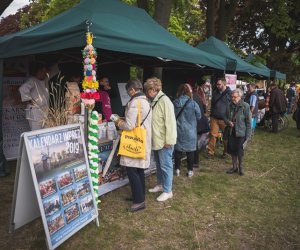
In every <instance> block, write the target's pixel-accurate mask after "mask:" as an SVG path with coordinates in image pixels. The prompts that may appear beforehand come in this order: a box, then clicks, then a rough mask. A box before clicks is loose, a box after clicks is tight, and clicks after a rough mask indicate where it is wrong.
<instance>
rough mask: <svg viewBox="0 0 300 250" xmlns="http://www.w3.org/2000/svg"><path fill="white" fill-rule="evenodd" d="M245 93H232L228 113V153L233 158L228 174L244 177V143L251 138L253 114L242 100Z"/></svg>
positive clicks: (238, 91) (226, 120)
mask: <svg viewBox="0 0 300 250" xmlns="http://www.w3.org/2000/svg"><path fill="white" fill-rule="evenodd" d="M242 96H243V92H242V90H241V89H236V90H234V91H232V93H231V100H232V101H231V103H230V105H229V108H228V110H227V112H226V119H225V122H226V125H227V137H228V144H227V152H228V153H229V154H230V155H231V158H232V168H231V169H229V170H228V171H227V173H228V174H233V173H236V172H239V175H244V169H243V158H244V148H243V146H244V143H245V141H246V140H248V138H249V137H250V136H251V118H252V117H251V112H250V107H249V104H248V103H246V102H244V101H243V100H242Z"/></svg>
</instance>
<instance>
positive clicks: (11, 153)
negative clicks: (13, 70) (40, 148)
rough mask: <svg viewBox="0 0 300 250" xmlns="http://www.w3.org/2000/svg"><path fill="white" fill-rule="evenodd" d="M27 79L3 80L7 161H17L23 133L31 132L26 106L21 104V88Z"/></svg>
mask: <svg viewBox="0 0 300 250" xmlns="http://www.w3.org/2000/svg"><path fill="white" fill-rule="evenodd" d="M25 80H26V77H4V78H3V113H2V129H3V131H2V132H3V151H4V155H5V157H6V159H8V160H12V159H16V158H17V155H18V149H19V141H20V136H21V134H22V133H23V132H26V131H30V128H29V124H28V121H27V120H26V115H25V108H26V104H24V103H22V102H21V96H20V94H19V87H20V86H21V84H22V83H24V82H25Z"/></svg>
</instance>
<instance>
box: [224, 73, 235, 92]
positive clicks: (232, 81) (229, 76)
mask: <svg viewBox="0 0 300 250" xmlns="http://www.w3.org/2000/svg"><path fill="white" fill-rule="evenodd" d="M225 79H226V82H227V86H228V87H229V88H230V89H231V90H235V89H236V80H237V75H235V74H225Z"/></svg>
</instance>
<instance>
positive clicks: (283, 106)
mask: <svg viewBox="0 0 300 250" xmlns="http://www.w3.org/2000/svg"><path fill="white" fill-rule="evenodd" d="M34 75H35V76H34V78H32V79H31V80H29V81H27V82H26V83H25V84H24V85H22V86H21V88H20V93H21V96H22V101H26V102H28V108H27V111H30V112H31V114H30V115H29V114H28V119H29V122H30V124H31V128H32V129H38V128H41V126H42V124H41V120H42V118H41V117H40V116H38V113H42V110H43V108H44V106H46V103H47V100H48V99H49V94H48V92H47V91H45V90H46V88H45V86H46V81H47V79H48V78H47V74H46V68H45V67H44V66H40V67H37V68H36V69H35V71H34ZM37 81H39V84H36V83H35V82H37ZM33 85H34V86H33ZM35 89H36V90H38V89H39V92H41V93H44V94H43V98H42V99H43V100H42V101H41V100H40V98H41V96H40V95H39V96H38V97H37V96H36V93H35ZM110 89H111V87H110V84H109V79H108V78H107V77H103V78H101V79H100V91H101V96H102V99H101V102H99V103H96V109H101V111H102V113H103V118H104V119H105V120H107V121H108V120H110V115H111V114H112V111H111V104H110V97H109V91H110ZM126 90H127V93H128V95H129V96H130V100H129V102H128V103H127V105H126V110H125V119H119V120H117V121H116V122H115V123H116V126H117V127H118V128H119V129H120V130H123V131H126V130H127V131H130V130H132V129H134V128H135V127H136V126H137V125H138V124H137V116H138V110H139V109H138V104H139V105H140V115H141V121H142V123H141V124H140V125H141V126H142V127H143V128H144V129H145V130H146V145H147V146H146V157H145V159H136V158H131V157H127V156H121V159H120V165H122V166H125V167H126V169H127V174H128V178H129V182H130V185H131V190H132V198H130V199H131V200H132V201H133V205H132V206H131V207H130V209H129V211H131V212H135V211H138V210H140V209H143V208H145V177H144V169H146V168H148V167H149V165H150V155H151V152H153V154H154V158H155V162H156V167H157V183H156V185H155V186H154V187H153V188H151V189H149V192H151V193H160V195H159V196H158V197H157V201H160V202H163V201H166V200H168V199H170V198H172V197H173V192H172V184H173V176H174V175H176V176H179V175H180V174H181V159H182V156H183V154H185V155H186V158H187V176H188V177H190V178H191V177H192V176H193V174H194V172H193V170H194V168H195V167H199V143H198V141H199V137H200V136H201V135H203V134H207V133H208V132H209V138H208V143H207V147H206V154H205V155H206V157H207V158H209V159H211V158H213V157H214V156H215V152H216V142H217V139H218V138H219V135H220V133H221V134H222V135H223V153H222V157H224V158H226V157H227V155H230V156H231V158H232V168H230V169H229V170H228V171H227V173H228V174H233V173H239V175H244V166H243V155H244V147H245V145H246V143H247V141H248V139H249V138H250V137H251V136H253V134H254V131H255V128H256V123H257V118H258V108H259V104H258V102H259V98H258V95H257V92H256V86H255V84H252V83H251V84H248V85H247V92H246V95H245V96H244V93H243V91H242V90H240V89H236V90H233V91H232V90H231V89H230V88H229V87H228V86H227V84H226V79H225V78H220V79H218V80H217V82H216V89H215V90H214V91H213V93H212V99H211V107H210V116H209V120H208V118H207V111H208V101H207V99H206V98H205V93H204V85H203V84H200V85H199V86H193V87H192V86H191V85H190V84H188V83H185V84H181V85H180V86H179V88H178V90H177V95H176V99H175V100H174V101H173V102H172V101H171V100H170V98H169V97H168V96H167V95H166V94H165V93H164V92H163V91H162V82H161V80H160V79H158V78H156V77H152V78H149V79H147V80H146V82H145V83H144V84H142V83H141V81H140V80H137V79H136V80H130V81H129V82H128V83H127V85H126ZM292 90H293V86H291V89H288V91H287V96H286V95H285V94H284V92H283V91H282V90H281V89H279V88H278V87H277V86H276V85H275V84H271V85H270V86H269V92H268V95H267V97H266V103H267V105H266V106H267V107H266V110H267V111H268V117H269V118H270V119H271V120H272V130H273V132H274V133H277V132H278V119H279V117H280V115H282V114H284V113H285V112H286V111H288V112H293V113H295V119H296V121H297V128H298V130H299V132H300V124H299V122H300V118H299V116H300V112H299V111H298V112H296V110H299V103H300V101H299V99H298V101H297V102H296V103H297V105H293V102H295V94H294V92H293V91H292ZM33 104H35V105H33ZM36 104H37V105H36ZM297 107H298V109H297ZM34 112H35V113H36V114H35V113H34ZM43 116H44V114H43ZM266 117H267V116H266ZM173 160H174V166H173Z"/></svg>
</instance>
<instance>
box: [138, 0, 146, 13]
mask: <svg viewBox="0 0 300 250" xmlns="http://www.w3.org/2000/svg"><path fill="white" fill-rule="evenodd" d="M137 6H138V7H139V8H141V9H144V10H145V11H146V12H149V8H148V0H137Z"/></svg>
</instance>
